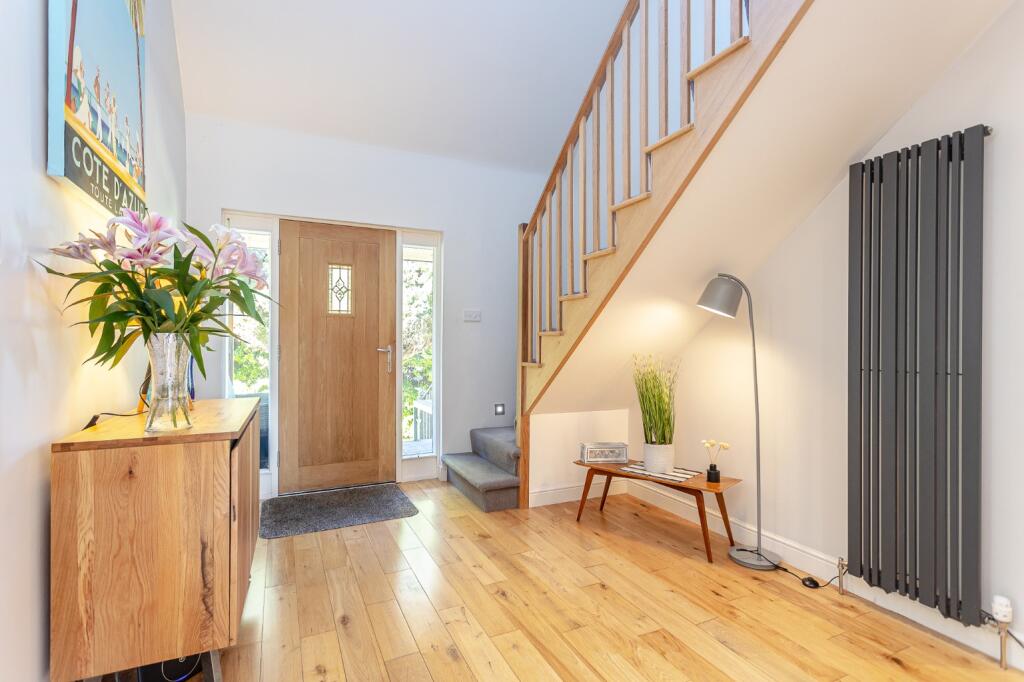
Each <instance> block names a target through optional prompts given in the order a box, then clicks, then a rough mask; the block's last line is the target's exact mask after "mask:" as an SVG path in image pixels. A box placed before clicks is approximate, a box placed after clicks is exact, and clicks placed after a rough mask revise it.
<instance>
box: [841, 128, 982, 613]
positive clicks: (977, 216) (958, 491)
mask: <svg viewBox="0 0 1024 682" xmlns="http://www.w3.org/2000/svg"><path fill="white" fill-rule="evenodd" d="M986 131H987V129H986V128H985V127H984V126H980V125H979V126H975V127H973V128H968V129H967V130H964V131H963V132H957V133H953V134H952V135H947V136H943V137H942V138H941V139H938V140H929V141H927V142H924V143H922V144H919V145H914V146H912V147H910V148H908V149H901V150H900V151H898V152H895V151H894V152H890V153H888V154H885V155H884V156H881V157H876V158H874V159H869V160H867V161H864V162H863V163H856V164H854V165H852V166H850V291H849V303H850V318H849V342H850V348H849V351H850V354H849V406H848V410H849V499H848V504H849V529H848V532H849V572H850V573H851V574H853V575H856V576H861V577H863V578H864V579H865V580H866V581H867V582H868V583H870V584H871V585H876V586H879V587H881V588H883V589H884V590H885V591H887V592H894V591H898V592H899V593H901V594H905V595H907V596H909V597H910V598H912V599H916V600H918V601H920V602H921V603H922V604H925V605H927V606H933V607H938V609H939V610H940V611H941V612H942V614H943V615H944V616H947V617H949V618H956V619H957V620H959V621H961V622H963V623H965V624H969V625H977V624H979V623H980V622H981V556H980V546H981V307H982V306H981V281H982V187H983V173H984V138H985V136H986Z"/></svg>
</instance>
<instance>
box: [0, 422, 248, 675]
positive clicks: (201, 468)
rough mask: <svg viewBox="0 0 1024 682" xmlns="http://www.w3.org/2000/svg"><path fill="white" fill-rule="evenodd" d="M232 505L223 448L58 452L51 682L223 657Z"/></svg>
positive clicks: (205, 445) (54, 472)
mask: <svg viewBox="0 0 1024 682" xmlns="http://www.w3.org/2000/svg"><path fill="white" fill-rule="evenodd" d="M229 506H230V491H229V453H228V441H215V442H207V443H194V444H193V443H185V444H178V445H148V446H142V447H134V448H112V449H107V450H92V451H81V452H68V453H56V454H55V455H54V457H53V460H52V495H51V511H52V517H51V538H50V539H51V581H52V582H51V595H50V597H51V609H52V610H51V615H50V626H51V654H50V656H51V658H50V661H51V676H52V678H53V679H54V680H61V681H63V680H72V679H78V678H83V677H91V676H94V675H100V674H103V673H107V672H110V671H113V670H124V669H126V668H133V667H135V666H137V665H144V664H148V663H153V662H155V661H163V660H167V659H170V658H177V657H179V656H187V655H190V654H195V653H199V652H201V651H206V650H209V649H219V648H222V647H224V646H225V645H226V644H227V642H228V639H229V630H230V628H229V625H228V623H229V621H230V620H231V612H230V605H229V594H230V588H229V582H230V580H231V578H230V576H231V568H232V567H233V566H234V564H233V563H231V561H230V550H229V544H230V540H229V538H230V521H229ZM0 677H3V675H2V673H0ZM5 679H6V678H5Z"/></svg>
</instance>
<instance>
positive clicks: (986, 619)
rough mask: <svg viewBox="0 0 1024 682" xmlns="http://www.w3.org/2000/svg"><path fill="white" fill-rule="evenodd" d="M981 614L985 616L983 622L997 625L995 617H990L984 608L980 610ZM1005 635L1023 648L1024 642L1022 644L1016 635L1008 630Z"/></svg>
mask: <svg viewBox="0 0 1024 682" xmlns="http://www.w3.org/2000/svg"><path fill="white" fill-rule="evenodd" d="M981 614H982V615H984V616H985V621H986V622H987V623H998V621H996V620H995V616H994V615H992V614H991V613H989V612H988V611H986V610H985V609H984V608H983V609H981ZM1007 634H1008V635H1010V637H1012V638H1013V640H1014V641H1015V642H1017V645H1018V646H1020V647H1021V648H1024V642H1022V641H1021V640H1020V638H1019V637H1018V636H1017V635H1015V634H1014V631H1013V630H1011V629H1010V628H1007Z"/></svg>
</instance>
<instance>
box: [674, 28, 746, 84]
mask: <svg viewBox="0 0 1024 682" xmlns="http://www.w3.org/2000/svg"><path fill="white" fill-rule="evenodd" d="M749 44H750V36H740V37H739V38H738V39H736V40H735V41H733V42H732V43H731V44H729V45H727V46H726V47H724V48H722V49H721V50H719V51H718V52H716V53H715V56H713V57H711V58H710V59H708V60H706V61H705V62H704V63H703V64H700V65H699V66H695V67H693V68H692V69H690V70H689V71H688V72H687V73H686V80H690V81H692V80H693V79H694V78H696V77H697V76H699V75H700V74H702V73H704V72H705V71H708V70H710V69H711V67H713V66H714V65H715V64H717V63H718V62H720V61H722V60H724V59H725V58H726V57H728V56H729V55H731V54H733V53H734V52H736V51H737V50H739V49H740V48H741V47H743V46H744V45H749Z"/></svg>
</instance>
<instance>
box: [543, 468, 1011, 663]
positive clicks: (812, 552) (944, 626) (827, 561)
mask: <svg viewBox="0 0 1024 682" xmlns="http://www.w3.org/2000/svg"><path fill="white" fill-rule="evenodd" d="M614 487H615V486H614V485H613V486H612V488H613V489H614ZM581 488H582V486H581ZM628 492H629V494H630V495H632V496H633V497H636V498H637V499H640V500H643V501H644V502H647V503H648V504H650V505H653V506H655V507H658V508H660V509H664V510H665V511H667V512H669V513H671V514H675V515H676V516H680V517H682V518H684V519H686V520H688V521H692V522H693V523H700V520H699V519H698V517H697V505H696V504H695V503H694V502H693V501H692V498H690V496H689V495H687V496H686V497H685V498H683V497H679V496H677V495H675V494H673V493H672V492H671V491H670V490H668V489H667V488H664V487H662V486H658V485H654V484H651V483H646V482H643V481H629V489H628ZM576 495H577V497H576V499H579V492H577V494H576ZM531 500H532V495H531ZM531 506H532V504H531ZM706 513H707V516H708V526H709V527H710V529H711V530H712V531H713V532H715V533H718V534H719V535H722V536H723V537H724V536H725V525H724V524H723V523H722V517H721V515H720V514H719V513H718V510H717V509H715V505H714V504H713V503H712V504H709V505H707V510H706ZM729 521H730V525H731V526H732V533H733V538H734V539H735V540H736V542H738V543H740V544H748V545H752V544H754V543H755V542H756V541H757V528H756V526H753V525H751V524H749V523H747V522H745V521H740V520H738V519H735V518H731V519H729ZM761 541H762V543H763V545H764V547H765V549H768V550H771V551H772V552H775V553H776V554H778V555H779V556H780V557H782V560H783V561H784V562H785V563H787V564H788V565H790V566H792V567H793V568H796V569H797V570H799V571H802V572H804V573H810V574H812V575H815V576H817V577H818V578H820V579H822V580H821V582H825V581H826V580H828V579H829V578H831V577H832V576H834V575H835V574H836V564H837V562H838V557H834V556H830V555H828V554H825V553H823V552H819V551H818V550H816V549H812V548H810V547H807V546H806V545H802V544H800V543H798V542H794V541H793V540H790V539H789V538H785V537H782V536H781V535H776V534H774V533H768V532H763V533H762V534H761ZM793 582H794V583H796V580H795V579H794V581H793ZM833 584H834V583H833ZM798 587H799V585H798ZM801 589H803V588H801ZM826 589H828V588H826ZM846 589H847V591H849V592H850V593H852V594H855V595H857V596H858V597H861V598H862V599H864V600H866V601H869V602H871V603H873V604H875V605H877V606H879V607H880V608H883V609H885V610H886V611H891V612H893V613H895V614H898V615H900V616H903V617H904V618H907V619H909V620H912V621H914V622H915V623H917V624H918V625H921V626H922V627H925V628H928V629H929V630H932V631H934V632H937V633H939V634H940V635H943V636H945V637H948V638H949V639H951V640H953V641H955V642H959V643H960V644H963V645H964V646H968V647H971V648H972V649H976V650H977V651H980V652H981V653H983V654H985V655H987V656H991V657H993V658H996V659H998V656H999V640H998V637H997V636H996V632H995V630H994V629H991V628H987V627H966V626H964V625H961V624H960V623H959V622H957V621H955V620H952V619H949V618H943V617H942V615H941V614H940V613H939V612H938V611H937V610H935V609H930V608H928V607H926V606H924V605H923V604H921V603H920V602H916V601H911V600H909V599H907V598H906V597H903V596H901V595H899V594H895V593H894V594H887V593H886V592H885V591H883V590H881V589H880V588H877V587H871V586H870V585H868V584H867V583H865V582H864V581H863V580H861V579H860V578H854V577H853V576H847V577H846ZM1009 663H1010V665H1011V666H1013V667H1014V668H1019V669H1024V656H1022V655H1021V654H1020V652H1019V651H1017V650H1016V649H1015V647H1011V650H1010V652H1009Z"/></svg>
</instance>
